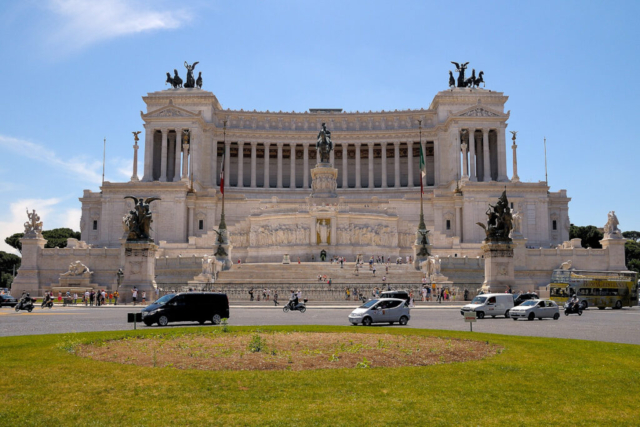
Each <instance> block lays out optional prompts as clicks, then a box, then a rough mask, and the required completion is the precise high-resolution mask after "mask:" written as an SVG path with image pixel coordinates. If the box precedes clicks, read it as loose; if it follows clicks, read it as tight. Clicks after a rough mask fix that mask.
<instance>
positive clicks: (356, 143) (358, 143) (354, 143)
mask: <svg viewBox="0 0 640 427" xmlns="http://www.w3.org/2000/svg"><path fill="white" fill-rule="evenodd" d="M352 144H353V145H355V146H356V147H360V146H361V145H362V141H354V142H352Z"/></svg>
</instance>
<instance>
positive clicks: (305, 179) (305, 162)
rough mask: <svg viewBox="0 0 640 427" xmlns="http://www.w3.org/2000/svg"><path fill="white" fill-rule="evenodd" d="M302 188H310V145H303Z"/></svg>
mask: <svg viewBox="0 0 640 427" xmlns="http://www.w3.org/2000/svg"><path fill="white" fill-rule="evenodd" d="M302 166H303V167H302V170H303V172H304V175H303V177H302V188H309V144H305V143H303V144H302Z"/></svg>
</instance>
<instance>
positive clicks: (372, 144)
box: [367, 141, 376, 148]
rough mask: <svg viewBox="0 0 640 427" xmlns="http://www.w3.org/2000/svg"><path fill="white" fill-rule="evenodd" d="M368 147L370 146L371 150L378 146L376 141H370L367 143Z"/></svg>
mask: <svg viewBox="0 0 640 427" xmlns="http://www.w3.org/2000/svg"><path fill="white" fill-rule="evenodd" d="M367 145H368V146H369V148H373V146H374V145H376V142H375V141H369V142H367Z"/></svg>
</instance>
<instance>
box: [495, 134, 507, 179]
mask: <svg viewBox="0 0 640 427" xmlns="http://www.w3.org/2000/svg"><path fill="white" fill-rule="evenodd" d="M504 132H505V129H504V128H498V129H496V136H497V138H498V140H497V141H496V146H497V147H498V181H500V182H504V181H509V177H508V176H507V143H506V141H505V137H504Z"/></svg>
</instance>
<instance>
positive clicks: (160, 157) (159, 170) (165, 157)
mask: <svg viewBox="0 0 640 427" xmlns="http://www.w3.org/2000/svg"><path fill="white" fill-rule="evenodd" d="M145 128H147V127H146V126H145ZM185 130H187V131H188V137H187V138H186V139H184V138H183V131H185ZM171 131H173V132H171ZM195 131H196V130H195V129H188V128H186V129H185V128H172V127H163V128H147V129H146V131H145V143H144V176H143V177H142V181H145V182H148V181H161V182H176V181H180V180H187V179H188V174H189V166H190V165H189V154H190V146H191V144H190V141H193V140H194V133H195ZM157 133H159V134H160V144H159V150H157V149H156V147H155V145H156V140H155V137H156V134H157ZM170 148H173V153H170ZM158 151H159V152H158ZM181 153H184V155H183V156H181ZM170 158H171V161H170ZM134 161H137V155H135V156H134ZM181 162H182V163H181ZM181 164H182V167H181ZM170 172H171V173H170Z"/></svg>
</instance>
